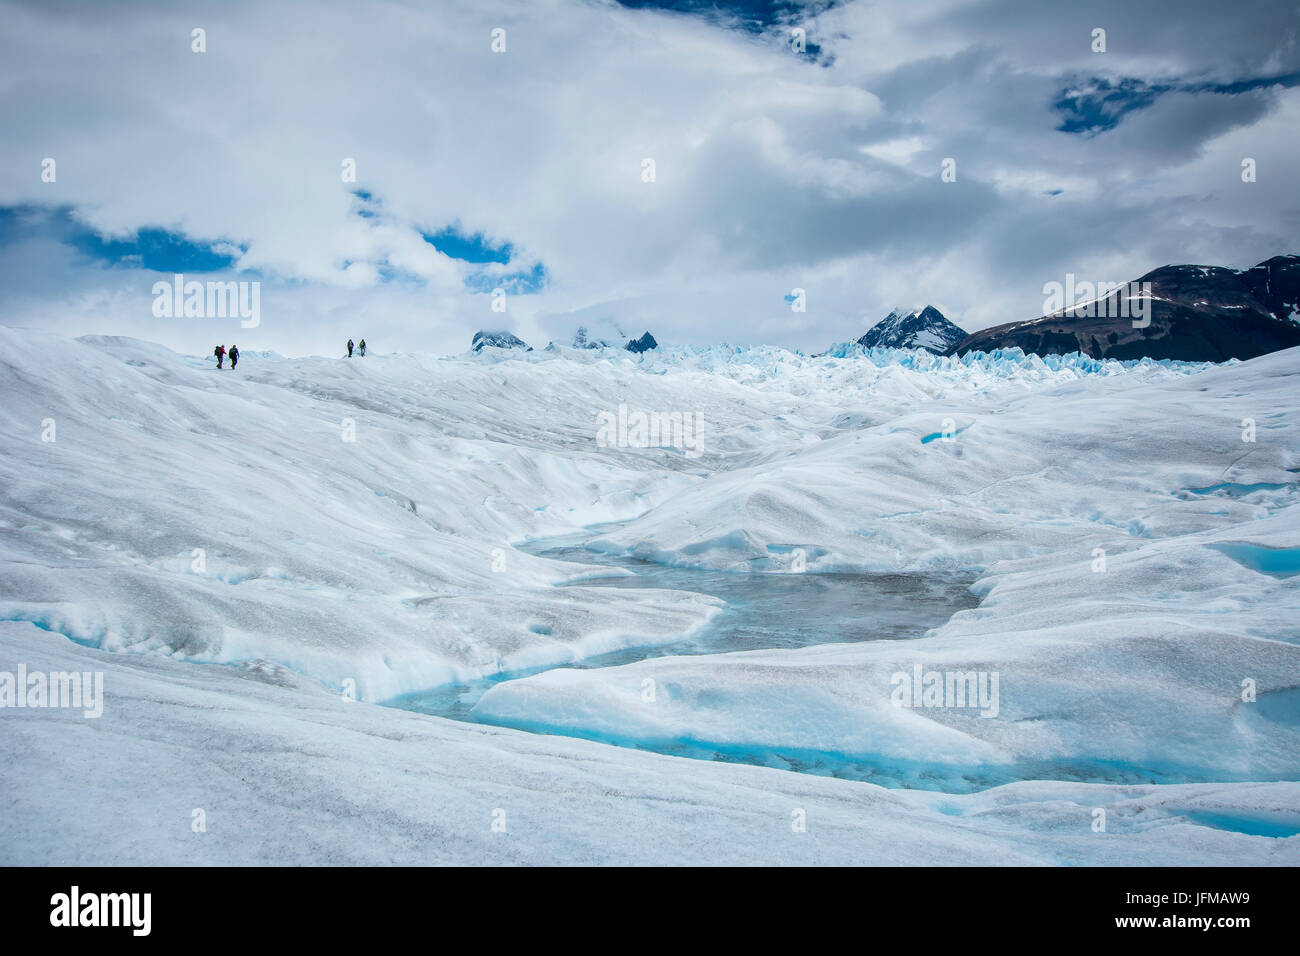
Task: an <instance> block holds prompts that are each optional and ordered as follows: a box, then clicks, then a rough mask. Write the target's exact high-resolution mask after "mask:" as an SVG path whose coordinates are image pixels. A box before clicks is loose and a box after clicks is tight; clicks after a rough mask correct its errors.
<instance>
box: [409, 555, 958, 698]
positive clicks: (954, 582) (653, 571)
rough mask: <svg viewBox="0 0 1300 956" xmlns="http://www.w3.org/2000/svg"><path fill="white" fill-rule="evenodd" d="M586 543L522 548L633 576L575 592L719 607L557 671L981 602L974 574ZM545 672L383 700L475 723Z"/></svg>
mask: <svg viewBox="0 0 1300 956" xmlns="http://www.w3.org/2000/svg"><path fill="white" fill-rule="evenodd" d="M590 537H592V536H591V535H590V534H588V535H570V536H566V537H563V538H551V539H545V540H540V541H535V542H531V543H529V544H526V545H521V546H519V547H520V549H521V550H524V551H527V552H529V553H530V554H535V555H538V556H541V557H546V558H555V559H558V560H563V561H572V562H575V563H579V564H595V565H604V566H609V567H616V568H623V569H626V570H627V571H630V572H632V573H631V575H622V574H619V575H615V576H611V577H607V578H584V579H582V580H581V581H576V582H574V585H575V586H581V587H612V588H669V589H673V590H679V591H695V592H699V593H702V594H708V595H712V596H713V597H718V598H722V599H723V600H724V601H726V607H725V608H724V609H723V610H722V611H721V612H719V613H718V614H716V615H714V616H713V618H712V619H711V620H710V621H709V622H708V623H707V624H705V625H704V626H703V627H701V628H700V629H699V630H698V631H696V632H695V633H694V634H692V635H691V636H690V637H688V638H683V639H682V640H679V641H675V642H673V643H669V644H659V645H655V646H653V647H635V648H626V649H624V650H620V651H616V652H614V653H612V654H605V655H601V656H598V657H589V658H586V659H584V660H582V661H578V662H572V663H567V664H563V665H558V666H562V667H568V668H577V669H587V668H595V667H613V666H616V665H619V664H630V663H634V662H635V661H641V660H645V659H647V658H651V657H664V656H669V655H679V656H680V655H693V654H723V653H727V652H730V651H757V650H767V649H771V648H796V647H810V646H812V645H814V644H844V643H849V642H855V641H879V640H907V639H910V638H917V637H922V636H924V634H925V633H926V631H927V630H929V629H930V628H933V627H938V626H939V625H941V624H943V623H944V622H945V621H947V620H948V619H949V618H950V617H952V615H953V614H954V613H956V612H957V611H960V610H962V609H964V608H969V607H974V606H975V605H976V604H978V603H979V602H978V601H977V600H976V598H975V597H974V596H973V595H972V594H971V593H970V584H971V583H972V581H973V577H972V576H964V577H954V576H946V577H945V576H925V575H919V574H790V573H786V574H765V573H735V572H728V571H709V570H698V569H692V568H680V567H669V566H666V565H662V564H653V563H651V562H648V561H642V560H639V559H637V558H631V557H627V556H623V555H611V554H605V553H602V552H598V551H591V550H588V549H586V548H585V547H583V542H584V541H585V540H588V539H589V538H590ZM562 586H563V585H562ZM550 669H551V668H539V669H538V670H533V671H523V672H513V673H510V674H505V675H493V676H491V677H486V678H482V679H479V680H474V681H469V682H466V683H457V684H447V685H443V686H441V687H435V688H432V689H430V690H425V691H418V692H416V693H413V694H407V695H405V696H403V697H399V698H396V699H394V700H392V701H389V702H388V703H390V704H391V705H393V706H396V707H401V708H404V709H406V710H414V711H418V712H420V713H425V714H435V715H437V716H440V717H450V718H453V719H455V720H473V719H474V718H473V716H472V715H471V714H470V710H471V709H472V708H473V706H474V705H475V704H476V703H477V702H478V700H479V698H480V697H482V696H483V694H484V693H486V692H487V690H488V689H489V688H491V687H492V686H494V685H495V684H498V683H501V682H502V681H506V680H516V679H518V678H521V677H527V676H530V675H532V674H536V673H539V672H540V671H541V670H550Z"/></svg>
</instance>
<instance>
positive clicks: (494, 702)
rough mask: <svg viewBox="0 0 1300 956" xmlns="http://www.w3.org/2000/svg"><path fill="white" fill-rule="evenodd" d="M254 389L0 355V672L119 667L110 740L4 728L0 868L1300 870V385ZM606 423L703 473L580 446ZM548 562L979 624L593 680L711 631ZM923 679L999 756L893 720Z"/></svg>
mask: <svg viewBox="0 0 1300 956" xmlns="http://www.w3.org/2000/svg"><path fill="white" fill-rule="evenodd" d="M243 358H244V361H243V362H241V363H240V366H239V368H238V370H237V371H235V372H230V371H229V370H223V371H221V372H218V371H217V370H216V369H215V367H214V366H213V365H212V364H211V361H210V360H206V359H204V358H201V357H193V356H184V355H180V354H177V353H174V352H172V351H169V350H167V349H165V348H162V347H161V346H157V345H153V344H151V343H148V342H143V341H139V340H133V339H125V338H117V337H109V336H86V337H82V338H79V339H67V338H62V337H59V336H55V335H50V334H46V333H41V332H35V331H31V330H21V329H14V328H9V327H2V326H0V369H2V370H3V371H2V373H0V389H2V390H3V400H2V401H0V434H2V435H3V439H4V447H5V452H6V453H5V455H4V456H3V458H0V487H3V490H4V494H3V503H2V505H0V670H3V671H13V670H15V669H16V668H17V666H18V665H19V664H20V663H21V664H23V665H24V666H26V667H27V668H28V669H44V670H46V671H50V672H53V671H60V670H68V671H72V670H75V671H102V672H103V673H104V675H105V677H104V694H105V700H104V709H103V715H102V717H100V718H98V719H96V720H86V719H83V718H82V717H81V716H80V714H79V713H75V712H69V711H64V710H57V709H49V708H46V709H31V710H22V711H19V710H10V709H5V710H0V753H2V754H3V758H4V759H3V770H0V782H3V784H4V787H3V792H4V793H5V794H6V805H5V809H6V812H5V813H4V814H0V861H3V862H5V863H9V864H23V863H34V862H48V861H50V860H60V861H66V862H76V863H79V864H121V863H181V864H214V863H259V862H261V863H269V862H276V863H286V862H295V863H387V862H402V863H457V862H459V863H482V862H499V863H594V862H599V863H690V862H706V863H718V862H734V863H765V862H766V863H774V862H790V863H886V864H934V863H952V864H961V863H1008V864H1017V863H1019V864H1149V865H1213V864H1221V863H1232V864H1238V865H1270V864H1274V865H1278V864H1280V865H1295V864H1296V863H1297V862H1298V861H1300V836H1297V835H1296V834H1297V833H1300V823H1298V822H1297V820H1298V818H1300V814H1298V813H1297V811H1296V808H1297V807H1298V806H1300V782H1297V781H1300V708H1297V706H1296V704H1295V693H1296V690H1297V688H1300V647H1297V645H1298V644H1300V625H1297V623H1296V622H1297V621H1300V615H1297V610H1298V609H1300V590H1298V589H1300V577H1297V576H1296V575H1295V574H1294V573H1293V572H1294V570H1295V567H1296V565H1295V559H1294V554H1295V553H1296V550H1297V548H1300V511H1298V510H1297V506H1298V505H1300V501H1298V500H1297V482H1298V480H1300V479H1298V478H1297V475H1298V474H1300V436H1298V435H1297V432H1296V430H1295V429H1296V426H1295V424H1294V422H1295V421H1296V417H1297V411H1300V409H1298V408H1297V405H1300V389H1298V388H1297V386H1298V385H1300V350H1295V349H1292V350H1289V351H1285V352H1279V353H1275V354H1272V355H1268V356H1264V357H1262V358H1259V359H1253V360H1251V361H1249V362H1231V363H1227V364H1224V365H1206V364H1185V363H1174V362H1153V361H1147V360H1143V361H1137V362H1117V361H1107V360H1095V359H1091V358H1088V357H1086V356H1079V355H1072V356H1050V357H1047V358H1039V357H1037V356H1032V355H1029V356H1027V355H1025V354H1023V353H1021V352H1019V350H1010V351H1000V352H997V353H993V354H981V353H971V354H967V355H965V356H962V357H960V358H947V357H939V356H935V355H931V354H929V353H925V352H914V351H897V350H865V349H862V348H861V347H859V346H843V347H837V348H836V349H833V350H832V351H831V352H830V353H828V354H826V355H821V356H806V355H802V354H799V353H796V352H790V351H787V350H784V349H780V348H775V347H766V346H755V347H742V346H727V345H719V346H714V347H708V348H705V347H673V346H661V347H660V348H659V349H656V350H654V351H648V352H645V353H641V354H632V353H628V352H626V351H623V350H615V349H590V350H588V349H571V348H564V347H560V346H556V347H554V348H549V349H546V350H537V351H533V352H520V351H514V352H495V353H494V350H483V351H482V352H481V353H478V354H473V353H467V354H464V355H458V356H429V355H414V354H393V355H368V356H367V358H366V360H365V361H364V362H357V361H354V362H347V361H340V360H336V359H324V358H285V357H282V356H278V355H274V354H271V353H259V352H253V351H248V352H244V353H243ZM620 405H626V406H628V407H630V408H634V409H642V410H645V411H647V412H652V411H653V412H659V411H665V412H673V411H680V412H690V413H698V414H699V415H701V416H702V418H703V419H704V420H705V421H707V422H708V425H709V428H708V431H707V433H706V439H707V440H706V441H704V443H703V445H702V454H701V455H700V456H699V457H694V458H692V457H687V456H685V455H684V454H682V452H681V451H680V450H679V449H676V448H673V447H599V446H598V445H597V443H596V440H595V439H596V430H597V416H598V415H599V413H601V412H610V411H614V410H616V409H618V408H619V406H620ZM1247 423H1249V424H1247ZM1244 433H1250V436H1251V437H1252V438H1253V439H1254V440H1253V441H1243V437H1244ZM936 435H937V436H939V437H938V438H937V439H935V438H932V439H931V440H928V441H927V440H926V438H927V436H936ZM51 439H52V440H51ZM562 536H568V538H569V539H571V540H581V541H582V542H583V544H584V546H585V548H587V549H589V550H591V551H592V552H593V553H594V552H603V553H605V554H608V555H617V556H622V557H625V558H628V559H633V560H639V561H643V562H652V563H654V564H655V565H659V566H669V567H673V568H680V569H683V570H684V571H690V570H692V569H693V570H697V571H699V572H700V573H710V574H719V573H721V574H731V575H746V576H752V577H753V578H754V579H755V580H756V581H762V580H765V579H770V578H771V577H773V576H781V577H782V578H783V580H784V579H785V578H786V576H789V575H800V574H802V575H808V576H816V575H825V574H906V575H916V576H918V577H919V578H924V577H925V576H939V575H948V576H952V575H957V576H964V577H965V578H966V579H969V580H973V581H974V584H973V585H971V592H972V593H971V599H972V602H978V603H976V604H975V605H974V606H972V607H968V608H966V609H962V610H958V611H957V612H956V613H955V614H953V615H952V616H951V617H950V618H948V619H947V620H946V621H943V622H942V623H939V624H938V625H937V626H934V625H933V623H930V624H927V625H926V626H924V627H922V626H918V628H917V632H916V633H915V635H914V636H912V637H909V638H908V639H906V640H896V639H889V640H874V639H870V638H868V639H864V640H860V641H854V642H847V643H846V642H841V643H826V644H821V645H814V646H807V647H778V646H774V647H770V648H767V649H760V650H748V651H740V652H732V653H716V654H715V653H703V654H695V655H692V656H686V655H681V654H673V653H667V654H664V655H660V656H646V657H645V659H640V660H635V661H632V662H629V663H623V664H617V665H614V666H608V667H574V666H567V665H575V664H581V663H584V662H589V661H592V660H594V659H599V658H601V657H602V656H603V655H610V654H620V653H623V652H626V651H628V650H629V649H635V648H655V647H662V648H671V647H673V646H676V645H678V644H680V642H682V641H683V640H684V639H689V638H690V637H691V635H696V634H699V633H701V632H702V631H703V630H705V629H707V628H709V627H710V626H711V622H713V621H715V620H716V619H717V618H718V615H720V614H722V613H724V611H725V605H724V602H723V601H722V600H720V599H719V598H717V597H715V596H711V595H709V594H708V593H703V592H700V591H693V590H686V589H680V588H679V589H668V588H664V587H656V586H654V580H655V579H654V577H653V576H646V583H647V586H645V587H640V586H636V583H635V582H619V586H618V587H609V586H603V585H602V583H601V580H602V579H603V578H604V577H607V576H608V575H610V574H613V573H618V571H619V569H612V568H610V567H604V566H599V565H598V564H597V562H596V561H595V560H594V559H593V560H591V561H583V560H582V557H581V554H580V553H576V552H569V553H566V555H565V557H564V558H563V559H557V558H555V557H553V556H552V557H548V556H547V555H546V553H545V552H539V553H532V552H531V550H530V548H529V547H527V545H528V544H529V543H530V542H539V541H545V540H549V539H556V538H559V537H562ZM795 555H798V556H799V560H798V561H797V562H796V560H795V558H794V556H795ZM1099 562H1100V567H1101V569H1100V570H1098V569H1097V568H1098V566H1099V564H1098V563H1099ZM627 573H629V572H627V571H623V574H624V576H626V574H627ZM633 573H634V571H633ZM629 585H631V586H629ZM916 665H920V666H922V667H923V668H925V669H927V670H931V669H932V670H937V671H941V672H943V671H956V672H963V673H964V672H995V673H997V674H999V675H1000V678H1001V680H1000V695H1001V701H1000V708H999V713H998V716H997V717H995V718H992V719H988V718H984V717H981V716H979V715H978V714H977V713H973V712H967V711H962V710H961V709H949V708H936V709H926V708H912V709H908V708H899V707H897V706H894V705H893V704H891V700H890V694H891V689H892V688H891V677H892V676H893V675H894V674H896V673H898V672H910V671H911V670H912V668H913V667H914V666H916ZM488 678H491V679H493V680H494V683H493V684H492V686H491V687H490V688H489V689H487V690H486V692H485V693H484V694H483V695H482V697H481V699H479V700H478V702H477V703H476V704H474V706H473V709H472V710H471V711H470V713H469V718H470V719H468V720H449V719H445V718H442V717H438V716H429V715H426V714H420V713H412V712H409V711H407V710H403V709H401V708H399V707H395V706H388V704H389V703H391V702H392V701H394V700H395V699H397V698H400V697H402V696H403V695H410V694H416V693H420V692H425V691H428V690H430V689H432V688H437V687H440V686H446V685H450V684H453V683H456V682H467V681H474V680H482V679H488ZM647 681H650V682H651V683H650V684H649V685H647ZM1245 685H1248V686H1249V688H1250V691H1249V693H1247V692H1246V691H1244V690H1243V687H1244V686H1245ZM647 686H653V687H654V688H655V693H654V695H653V701H647V700H646V699H645V688H646V687H647ZM672 748H676V751H673V749H672ZM656 751H659V752H656ZM739 756H743V758H744V759H743V760H741V759H737V758H738V757H739ZM198 808H202V809H203V810H204V811H205V814H206V817H207V820H208V821H209V826H208V830H207V831H206V832H203V833H196V832H194V831H192V830H191V827H190V821H191V816H192V814H193V811H194V810H195V809H198ZM1099 809H1101V810H1104V811H1105V817H1106V819H1107V821H1108V822H1107V825H1106V828H1105V830H1104V832H1099V831H1097V830H1096V829H1095V828H1094V827H1095V821H1096V819H1097V813H1096V811H1097V810H1099ZM497 811H501V813H500V818H501V819H504V820H506V821H508V822H507V823H506V825H505V828H504V832H501V831H498V830H494V828H493V827H492V823H493V821H494V820H495V819H497V818H498V817H497ZM796 811H801V812H803V813H804V814H805V815H806V819H807V827H806V830H794V829H792V827H791V818H792V814H794V813H795V812H796Z"/></svg>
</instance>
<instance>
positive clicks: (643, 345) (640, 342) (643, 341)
mask: <svg viewBox="0 0 1300 956" xmlns="http://www.w3.org/2000/svg"><path fill="white" fill-rule="evenodd" d="M626 348H627V350H628V351H629V352H649V351H650V350H651V349H657V348H659V343H658V342H656V341H655V337H654V336H653V335H651V334H650V333H649V332H646V333H645V334H643V335H642V336H641V337H640V338H639V339H633V340H632V341H630V342H628V343H627V346H626Z"/></svg>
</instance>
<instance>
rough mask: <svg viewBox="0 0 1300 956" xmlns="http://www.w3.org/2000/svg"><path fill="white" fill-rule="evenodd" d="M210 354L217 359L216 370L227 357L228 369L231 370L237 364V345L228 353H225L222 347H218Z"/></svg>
mask: <svg viewBox="0 0 1300 956" xmlns="http://www.w3.org/2000/svg"><path fill="white" fill-rule="evenodd" d="M212 354H213V355H215V356H216V357H217V368H221V363H222V361H224V360H225V358H226V356H227V355H229V356H230V367H231V368H232V369H233V368H234V367H235V366H236V365H238V364H239V346H238V345H232V346H231V347H230V351H229V352H226V347H225V346H224V345H218V346H217V347H216V348H214V349H213V350H212Z"/></svg>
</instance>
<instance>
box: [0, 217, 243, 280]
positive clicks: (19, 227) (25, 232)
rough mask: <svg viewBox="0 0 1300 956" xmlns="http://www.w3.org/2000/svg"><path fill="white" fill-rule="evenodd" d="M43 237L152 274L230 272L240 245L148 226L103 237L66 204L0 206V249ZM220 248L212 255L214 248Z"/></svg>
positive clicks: (111, 263)
mask: <svg viewBox="0 0 1300 956" xmlns="http://www.w3.org/2000/svg"><path fill="white" fill-rule="evenodd" d="M42 236H43V237H48V238H52V239H56V240H58V241H59V242H62V243H63V244H64V245H67V246H71V247H72V248H73V249H76V250H77V251H78V252H80V253H81V254H82V255H84V256H86V257H87V258H89V259H93V260H95V261H97V262H100V263H103V264H104V265H107V266H109V267H110V268H137V269H149V270H152V271H154V272H218V271H220V270H222V269H228V268H230V267H231V266H232V265H233V264H234V262H235V259H236V258H237V257H238V255H237V253H236V252H234V251H233V250H236V249H237V250H239V252H242V251H243V249H244V247H243V246H241V245H239V244H238V243H234V242H231V241H230V240H228V239H211V240H195V239H191V238H190V237H188V236H186V235H185V234H184V233H183V232H180V231H179V230H174V229H164V228H162V227H160V226H149V227H145V228H143V229H139V230H137V231H136V232H135V234H134V235H133V236H130V237H128V238H121V239H116V238H107V237H105V236H104V235H103V234H102V233H99V232H97V231H96V230H94V229H92V228H91V227H90V226H87V225H86V224H85V223H83V222H81V221H80V220H79V219H77V218H76V216H74V215H73V209H72V207H71V206H46V205H41V204H38V203H22V204H20V205H15V206H0V245H3V244H4V243H6V242H12V241H15V240H17V239H34V238H38V237H42ZM218 246H225V247H227V249H226V250H222V251H217V249H216V248H215V247H218Z"/></svg>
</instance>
